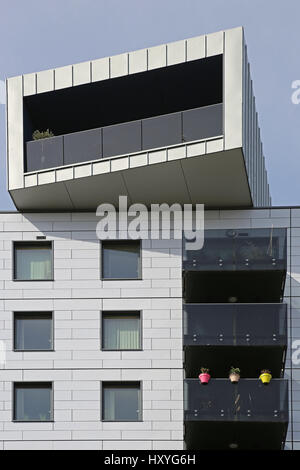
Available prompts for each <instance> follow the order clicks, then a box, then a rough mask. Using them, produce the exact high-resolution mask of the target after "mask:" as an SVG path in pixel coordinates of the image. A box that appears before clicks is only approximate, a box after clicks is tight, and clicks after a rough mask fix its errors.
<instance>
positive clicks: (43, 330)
mask: <svg viewBox="0 0 300 470" xmlns="http://www.w3.org/2000/svg"><path fill="white" fill-rule="evenodd" d="M14 349H16V350H21V351H26V350H29V351H49V350H52V349H53V324H52V313H48V312H45V313H43V312H41V313H38V312H34V313H30V312H28V313H27V312H25V313H15V317H14Z"/></svg>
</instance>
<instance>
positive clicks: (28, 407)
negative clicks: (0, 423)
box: [14, 382, 53, 421]
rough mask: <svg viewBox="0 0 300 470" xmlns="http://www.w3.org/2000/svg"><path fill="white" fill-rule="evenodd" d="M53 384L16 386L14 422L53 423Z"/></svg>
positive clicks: (41, 383) (36, 383)
mask: <svg viewBox="0 0 300 470" xmlns="http://www.w3.org/2000/svg"><path fill="white" fill-rule="evenodd" d="M52 419H53V397H52V383H51V382H31V383H30V382H20V383H15V384H14V421H52Z"/></svg>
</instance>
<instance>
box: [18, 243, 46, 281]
mask: <svg viewBox="0 0 300 470" xmlns="http://www.w3.org/2000/svg"><path fill="white" fill-rule="evenodd" d="M14 279H15V280H23V281H44V280H51V279H53V263H52V244H51V243H49V242H36V243H35V242H33V243H32V242H29V243H26V242H20V243H19V242H16V243H15V244H14Z"/></svg>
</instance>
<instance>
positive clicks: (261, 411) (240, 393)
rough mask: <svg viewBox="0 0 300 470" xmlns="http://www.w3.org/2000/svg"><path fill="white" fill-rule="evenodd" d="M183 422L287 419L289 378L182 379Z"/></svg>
mask: <svg viewBox="0 0 300 470" xmlns="http://www.w3.org/2000/svg"><path fill="white" fill-rule="evenodd" d="M184 414H185V421H240V422H275V423H276V422H277V423H278V422H288V381H287V380H285V379H272V380H271V382H270V383H269V385H267V386H265V385H263V384H262V383H261V381H260V380H258V379H240V381H239V382H238V383H237V384H235V385H233V384H232V383H231V382H230V380H229V379H211V380H210V382H209V384H208V385H206V386H203V385H202V384H201V383H200V381H199V379H186V380H185V381H184Z"/></svg>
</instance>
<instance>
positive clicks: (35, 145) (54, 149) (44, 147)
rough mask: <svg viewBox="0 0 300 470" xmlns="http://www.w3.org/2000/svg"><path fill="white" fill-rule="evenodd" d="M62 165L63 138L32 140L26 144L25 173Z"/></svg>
mask: <svg viewBox="0 0 300 470" xmlns="http://www.w3.org/2000/svg"><path fill="white" fill-rule="evenodd" d="M62 165H63V137H62V136H58V137H50V138H48V139H40V140H33V141H31V142H27V144H26V171H35V170H43V169H46V168H54V167H57V166H62Z"/></svg>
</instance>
